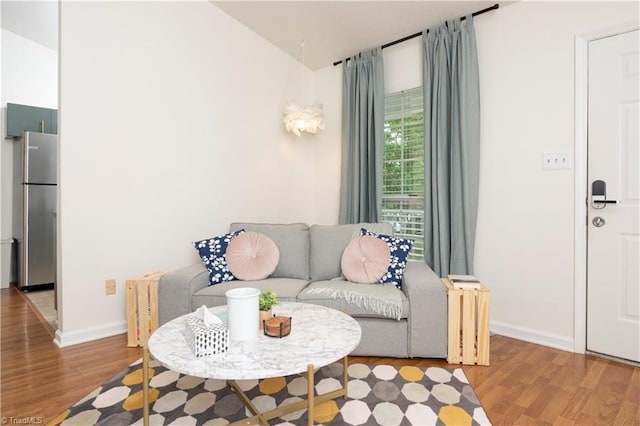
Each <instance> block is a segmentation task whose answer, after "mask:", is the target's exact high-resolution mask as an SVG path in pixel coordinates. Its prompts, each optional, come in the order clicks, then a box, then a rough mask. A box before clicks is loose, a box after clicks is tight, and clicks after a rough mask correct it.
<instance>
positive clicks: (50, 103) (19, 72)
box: [0, 29, 58, 238]
mask: <svg viewBox="0 0 640 426" xmlns="http://www.w3.org/2000/svg"><path fill="white" fill-rule="evenodd" d="M1 75H2V79H1V80H2V83H1V85H2V97H1V98H2V100H1V101H0V103H1V108H2V120H0V121H1V122H2V125H1V126H0V164H1V165H2V172H1V173H0V193H1V195H0V206H1V207H0V211H1V212H2V220H0V236H1V237H2V238H10V237H12V236H13V235H12V231H11V230H12V227H11V209H12V207H11V201H12V195H11V194H12V182H13V146H14V144H15V142H14V141H13V139H5V136H6V134H7V129H6V117H7V103H14V104H24V105H33V106H39V107H43V108H53V109H57V108H58V54H57V52H56V51H54V50H51V49H48V48H46V47H44V46H42V45H40V44H38V43H35V42H33V41H31V40H28V39H26V38H24V37H22V36H20V35H18V34H16V33H13V32H11V31H8V30H5V29H2V74H1Z"/></svg>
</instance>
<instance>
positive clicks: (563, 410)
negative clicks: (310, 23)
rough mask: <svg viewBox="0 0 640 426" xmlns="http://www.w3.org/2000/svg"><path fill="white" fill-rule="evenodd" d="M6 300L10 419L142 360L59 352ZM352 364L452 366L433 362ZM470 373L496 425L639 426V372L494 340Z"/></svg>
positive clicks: (55, 406)
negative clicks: (487, 359) (485, 360)
mask: <svg viewBox="0 0 640 426" xmlns="http://www.w3.org/2000/svg"><path fill="white" fill-rule="evenodd" d="M0 298H1V305H0V309H1V318H0V321H1V324H0V333H1V335H2V336H1V352H2V354H1V367H0V368H1V372H0V407H1V409H0V412H1V416H2V417H3V419H4V418H10V417H14V418H16V419H21V418H24V417H31V416H34V417H36V418H42V419H43V421H44V422H45V423H46V422H48V421H49V420H51V419H52V418H54V417H55V416H56V415H58V414H59V413H61V412H62V411H64V410H65V409H66V408H67V407H69V406H70V405H72V404H73V403H74V402H76V401H78V400H79V399H81V398H82V397H83V396H85V395H86V394H88V393H89V392H91V391H92V390H93V389H95V388H96V387H97V386H99V385H100V384H102V383H104V382H105V381H107V380H109V379H111V378H112V377H113V376H115V375H116V374H117V373H118V372H119V371H121V370H122V369H124V368H125V367H126V366H127V365H129V364H130V363H132V362H133V361H135V360H136V359H138V358H139V357H140V356H141V355H140V350H139V349H132V348H127V346H126V343H127V342H126V336H125V335H120V336H114V337H110V338H107V339H101V340H99V341H94V342H89V343H85V344H81V345H76V346H71V347H68V348H62V349H60V348H58V347H57V346H56V345H55V344H54V343H53V342H52V338H51V335H50V334H49V331H48V330H47V328H46V327H45V325H43V323H42V322H41V321H40V319H39V318H38V317H37V316H35V315H34V314H33V312H32V311H31V309H32V307H31V306H30V305H29V304H28V303H27V302H26V301H25V298H24V297H23V296H22V295H21V294H19V292H18V291H17V290H15V289H8V290H0ZM350 362H365V363H379V364H396V365H398V364H401V365H416V366H420V367H427V366H439V367H451V366H450V365H449V364H447V363H446V362H445V361H443V360H428V359H410V360H407V359H395V358H371V357H352V358H351V359H350ZM463 368H464V371H465V374H466V375H467V377H468V378H469V381H470V382H471V385H472V386H473V388H474V390H475V391H476V394H477V395H478V397H479V398H480V401H481V402H482V405H483V406H484V407H485V409H486V411H487V414H488V415H489V418H490V419H491V421H492V422H493V424H494V425H496V426H497V425H506V426H512V425H624V426H627V425H640V368H638V367H633V366H631V365H627V364H623V363H619V362H616V361H609V360H606V359H602V358H598V357H595V356H592V355H580V354H574V353H570V352H564V351H560V350H556V349H551V348H548V347H544V346H539V345H535V344H532V343H527V342H523V341H519V340H515V339H509V338H507V337H502V336H493V337H492V338H491V366H490V367H478V366H464V367H463ZM14 423H15V422H14Z"/></svg>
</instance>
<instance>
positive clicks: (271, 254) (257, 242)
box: [225, 232, 280, 281]
mask: <svg viewBox="0 0 640 426" xmlns="http://www.w3.org/2000/svg"><path fill="white" fill-rule="evenodd" d="M238 237H242V238H238ZM225 258H226V261H227V268H229V270H230V271H231V273H232V274H233V275H235V277H236V278H238V279H240V280H249V281H255V280H263V279H265V278H267V277H268V276H269V275H271V274H272V273H273V271H275V270H276V266H278V261H279V260H280V251H279V250H278V246H276V243H274V242H273V240H272V239H271V238H269V237H267V236H266V235H264V234H260V233H257V232H244V233H242V234H240V235H238V236H237V237H235V238H234V239H232V240H231V241H230V242H229V246H228V247H227V253H226V254H225Z"/></svg>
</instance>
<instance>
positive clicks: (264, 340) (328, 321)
mask: <svg viewBox="0 0 640 426" xmlns="http://www.w3.org/2000/svg"><path fill="white" fill-rule="evenodd" d="M226 309H227V307H226V306H217V307H214V308H210V309H209V310H210V311H211V312H212V313H214V314H217V315H218V316H220V317H223V318H224V317H226ZM273 311H274V314H276V315H283V316H290V317H291V318H292V319H291V333H290V334H289V335H288V336H285V337H283V338H274V337H268V336H265V335H264V334H259V335H258V337H257V338H256V339H253V340H250V341H244V342H234V341H231V342H229V350H228V351H227V352H224V353H221V354H216V355H209V356H205V357H199V358H197V357H196V356H195V355H194V353H193V352H192V350H191V348H190V347H189V345H188V344H187V341H186V336H185V333H184V328H185V317H186V315H184V316H182V317H179V318H176V319H174V320H172V321H169V322H168V323H166V324H164V325H162V326H161V327H160V328H158V329H157V330H156V331H155V332H154V333H153V334H152V335H151V337H150V338H149V343H148V348H149V351H150V352H151V355H153V357H154V358H155V359H156V360H157V361H158V362H160V363H161V364H162V365H164V366H165V367H167V368H169V369H171V370H173V371H177V372H179V373H182V374H187V375H190V376H195V377H203V378H212V379H223V380H226V381H227V383H228V384H229V386H231V387H232V388H233V390H234V391H235V392H236V394H237V395H238V396H239V397H240V399H242V401H243V402H244V404H245V405H246V406H247V408H248V409H249V410H250V411H251V412H252V413H253V417H250V418H248V419H245V420H243V421H241V422H237V424H247V421H253V422H255V421H259V422H260V423H261V424H265V425H268V420H270V419H273V418H276V417H280V416H282V415H284V414H287V413H290V412H293V411H297V410H300V409H303V408H307V410H308V418H309V420H308V423H309V424H310V425H312V424H313V407H314V405H315V404H316V403H320V402H324V401H327V400H329V399H334V398H337V397H340V396H343V397H346V395H347V366H348V360H347V358H348V355H349V354H350V353H351V352H352V351H353V350H354V349H355V348H356V346H357V345H358V343H360V337H361V329H360V326H359V325H358V323H357V322H356V321H355V320H354V319H353V318H351V317H350V316H348V315H346V314H344V313H342V312H340V311H336V310H335V309H330V308H326V307H324V306H318V305H312V304H308V303H291V302H289V303H285V302H283V303H281V304H280V305H277V306H275V307H274V308H273ZM187 315H191V314H187ZM256 327H257V324H256ZM341 358H343V362H344V377H343V387H342V388H341V389H338V390H336V391H333V392H329V393H326V394H322V395H317V396H316V395H315V391H314V382H313V373H314V369H315V368H319V367H323V366H325V365H328V364H331V363H333V362H335V361H338V360H339V359H341ZM299 373H306V378H307V384H308V396H307V400H305V401H299V402H296V403H293V404H290V405H287V406H285V407H279V408H277V409H275V410H271V411H268V412H264V413H260V412H259V411H258V410H257V409H256V407H255V406H254V405H253V404H252V403H251V401H250V400H249V398H248V397H247V396H246V394H245V393H244V392H243V391H242V390H241V389H240V388H239V387H238V386H237V384H236V383H235V380H245V379H266V378H270V377H283V376H289V375H292V374H299Z"/></svg>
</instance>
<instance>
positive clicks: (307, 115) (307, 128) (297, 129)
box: [282, 40, 324, 136]
mask: <svg viewBox="0 0 640 426" xmlns="http://www.w3.org/2000/svg"><path fill="white" fill-rule="evenodd" d="M300 51H302V65H304V40H302V42H301V43H300V46H298V49H297V50H296V61H297V60H298V53H300ZM283 112H284V118H283V119H282V122H283V123H284V127H285V129H287V132H289V133H293V134H294V135H296V136H301V135H302V132H307V133H314V134H315V133H318V130H322V129H324V113H323V112H322V104H316V105H313V106H304V105H300V104H298V103H297V102H296V101H294V100H288V101H286V102H285V104H284V111H283Z"/></svg>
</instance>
